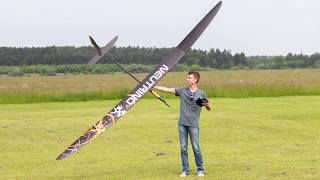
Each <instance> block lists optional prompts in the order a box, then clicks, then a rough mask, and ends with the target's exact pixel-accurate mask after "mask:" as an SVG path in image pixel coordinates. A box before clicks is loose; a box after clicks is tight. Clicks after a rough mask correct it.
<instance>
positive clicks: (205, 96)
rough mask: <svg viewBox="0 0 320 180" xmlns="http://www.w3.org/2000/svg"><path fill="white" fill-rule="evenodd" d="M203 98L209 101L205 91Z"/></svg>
mask: <svg viewBox="0 0 320 180" xmlns="http://www.w3.org/2000/svg"><path fill="white" fill-rule="evenodd" d="M202 96H203V98H206V99H208V96H207V94H206V92H204V91H203V93H202Z"/></svg>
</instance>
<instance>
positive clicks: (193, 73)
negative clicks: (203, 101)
mask: <svg viewBox="0 0 320 180" xmlns="http://www.w3.org/2000/svg"><path fill="white" fill-rule="evenodd" d="M191 74H192V75H193V76H194V77H195V78H197V83H198V82H199V80H200V74H199V73H198V72H197V71H190V72H188V75H191Z"/></svg>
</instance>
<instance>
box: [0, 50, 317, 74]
mask: <svg viewBox="0 0 320 180" xmlns="http://www.w3.org/2000/svg"><path fill="white" fill-rule="evenodd" d="M173 50H174V48H156V47H150V48H145V47H131V46H129V47H114V48H113V49H112V50H111V51H110V52H109V53H108V55H107V56H108V57H111V58H113V59H114V60H115V61H117V62H118V63H121V64H135V65H136V66H137V65H147V66H150V67H151V65H156V64H159V63H160V61H161V59H162V58H164V57H165V56H167V55H169V54H170V53H171V52H172V51H173ZM95 52H96V51H95V49H94V48H93V47H89V46H85V47H71V46H66V47H55V46H52V47H42V48H39V47H38V48H35V47H32V48H30V47H24V48H15V47H0V66H30V65H54V66H55V67H56V66H59V65H72V64H86V63H87V62H88V60H89V59H90V58H91V57H92V56H93V55H94V54H95ZM99 63H102V64H112V63H111V62H110V61H108V58H106V57H105V58H103V59H102V60H101V61H100V62H99ZM180 63H181V64H182V65H184V67H183V68H185V66H192V65H197V66H199V67H203V68H214V69H283V68H319V67H320V54H319V53H314V54H312V55H304V54H302V53H301V54H292V53H288V54H287V55H285V56H246V55H245V53H235V54H232V53H231V51H229V50H220V49H210V50H200V49H191V50H189V51H188V53H187V54H186V55H185V56H184V57H183V58H182V59H181V61H180ZM141 67H142V66H141Z"/></svg>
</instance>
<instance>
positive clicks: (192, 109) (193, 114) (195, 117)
mask: <svg viewBox="0 0 320 180" xmlns="http://www.w3.org/2000/svg"><path fill="white" fill-rule="evenodd" d="M175 91H176V96H179V97H180V118H179V124H182V125H185V126H191V127H199V117H200V112H201V107H200V106H198V105H197V103H196V100H197V99H199V98H206V99H208V98H207V95H206V93H205V92H204V91H203V90H201V89H197V90H196V91H195V92H193V93H192V92H191V91H190V89H189V87H181V88H178V89H176V90H175Z"/></svg>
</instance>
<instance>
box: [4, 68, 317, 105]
mask: <svg viewBox="0 0 320 180" xmlns="http://www.w3.org/2000/svg"><path fill="white" fill-rule="evenodd" d="M146 75H147V74H135V76H137V77H138V78H139V79H143V78H144V77H145V76H146ZM319 77H320V70H319V69H297V70H293V69H291V70H250V71H246V70H237V71H230V70H228V71H227V70H226V71H205V72H201V80H200V87H201V88H203V89H204V90H206V92H207V94H208V96H209V97H275V96H292V95H320V78H319ZM185 81H186V72H170V73H168V75H167V76H165V78H164V79H163V80H161V81H160V83H159V85H165V86H170V87H179V86H182V85H184V84H185ZM136 85H137V83H136V82H135V81H134V80H133V79H132V78H131V77H129V76H128V75H127V74H122V73H121V74H119V73H117V74H113V75H66V76H65V75H59V76H53V77H48V76H38V75H35V76H31V77H28V76H25V77H7V76H1V77H0V104H8V103H9V104H10V103H34V102H64V101H69V102H70V101H87V100H105V99H119V98H121V97H123V96H125V95H126V94H127V93H128V92H129V91H130V90H131V89H133V88H134V87H135V86H136ZM164 96H166V98H171V96H168V95H164ZM149 97H151V95H147V96H146V97H145V98H149Z"/></svg>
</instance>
